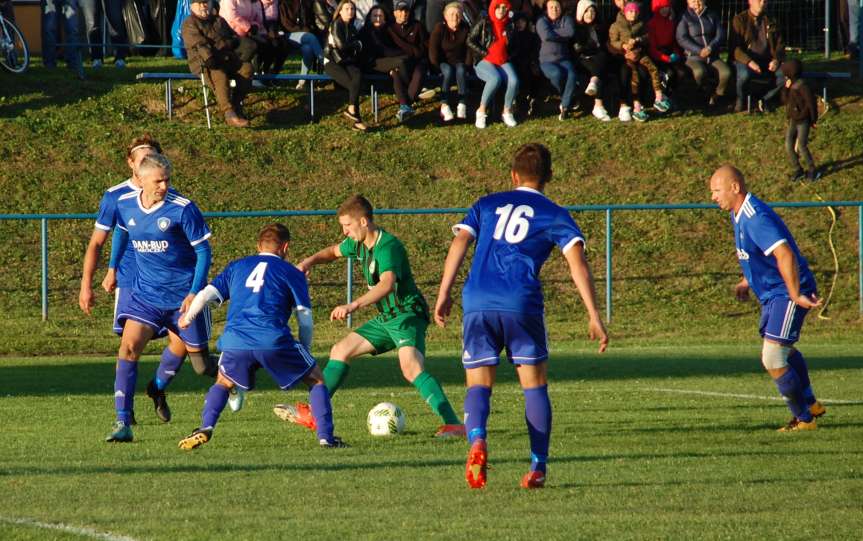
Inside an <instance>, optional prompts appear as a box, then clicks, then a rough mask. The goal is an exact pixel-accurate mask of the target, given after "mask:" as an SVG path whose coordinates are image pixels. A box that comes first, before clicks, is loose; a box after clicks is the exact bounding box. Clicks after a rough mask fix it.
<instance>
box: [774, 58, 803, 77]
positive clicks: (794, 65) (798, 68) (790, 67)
mask: <svg viewBox="0 0 863 541" xmlns="http://www.w3.org/2000/svg"><path fill="white" fill-rule="evenodd" d="M779 69H780V70H782V75H784V76H786V77H788V78H789V79H791V80H792V81H796V80H797V79H799V78H800V74H801V73H803V63H802V62H800V61H799V60H797V59H796V58H792V59H791V60H787V61H785V62H783V63H782V67H780V68H779Z"/></svg>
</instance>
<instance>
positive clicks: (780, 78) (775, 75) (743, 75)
mask: <svg viewBox="0 0 863 541" xmlns="http://www.w3.org/2000/svg"><path fill="white" fill-rule="evenodd" d="M734 67H735V69H736V70H737V99H738V100H742V99H743V98H744V97H745V96H746V83H748V82H749V80H750V79H752V78H753V77H755V78H760V79H766V80H769V81H772V80H774V79H775V82H774V83H773V84H774V86H773V88H771V89H770V90H768V91H767V93H766V94H764V96H763V97H762V99H763V100H764V101H768V100H770V99H772V98H773V96H775V95H776V94H778V93H779V91H780V90H781V89H782V87H783V86H785V76H784V75H782V72H781V71H780V70H778V69H777V70H776V71H775V72H770V71H769V70H768V69H766V68H762V70H761V73H760V74H758V73H755V72H754V71H752V70H751V69H749V66H747V65H746V64H741V63H740V62H735V63H734Z"/></svg>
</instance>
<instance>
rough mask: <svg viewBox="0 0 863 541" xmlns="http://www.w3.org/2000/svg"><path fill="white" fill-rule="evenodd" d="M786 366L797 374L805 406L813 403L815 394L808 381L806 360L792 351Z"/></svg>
mask: <svg viewBox="0 0 863 541" xmlns="http://www.w3.org/2000/svg"><path fill="white" fill-rule="evenodd" d="M788 364H789V365H790V366H791V368H793V369H794V371H795V372H797V377H798V378H799V379H800V387H801V388H802V389H803V399H804V400H805V402H806V404H808V405H811V404H814V403H815V392H814V391H813V390H812V383H811V382H810V381H809V367H808V366H807V365H806V359H804V358H803V354H802V353H800V352H799V351H797V350H796V349H795V350H794V353H792V354H791V356H790V357H788Z"/></svg>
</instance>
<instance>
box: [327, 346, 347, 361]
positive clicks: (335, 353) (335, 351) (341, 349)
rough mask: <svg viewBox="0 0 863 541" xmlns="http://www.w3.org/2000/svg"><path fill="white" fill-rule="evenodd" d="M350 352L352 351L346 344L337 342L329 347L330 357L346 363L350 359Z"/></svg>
mask: <svg viewBox="0 0 863 541" xmlns="http://www.w3.org/2000/svg"><path fill="white" fill-rule="evenodd" d="M351 353H352V352H351V350H350V348H349V347H348V346H346V345H345V344H342V343H341V342H339V343H337V344H335V345H333V347H331V348H330V359H335V360H337V361H342V362H343V363H346V362H348V361H349V360H350V359H351Z"/></svg>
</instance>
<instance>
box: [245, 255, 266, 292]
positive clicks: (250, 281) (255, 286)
mask: <svg viewBox="0 0 863 541" xmlns="http://www.w3.org/2000/svg"><path fill="white" fill-rule="evenodd" d="M266 272H267V262H266V261H261V262H260V263H258V264H257V265H255V268H254V269H253V270H252V272H251V274H249V277H248V278H246V287H250V288H252V293H258V292H260V291H261V288H262V287H264V274H265V273H266Z"/></svg>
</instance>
